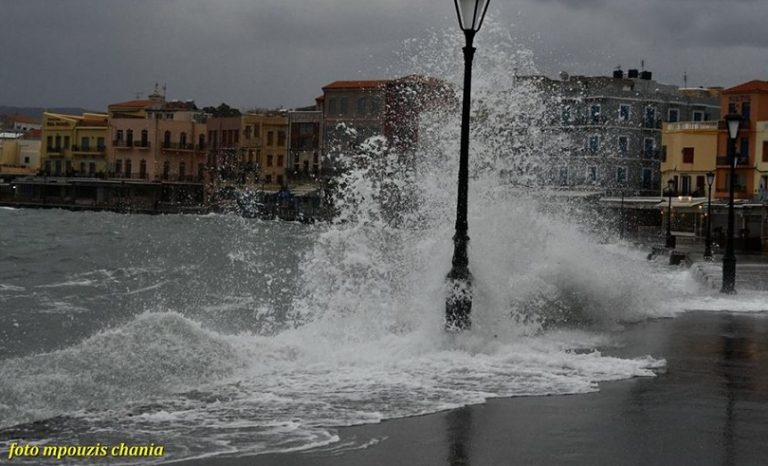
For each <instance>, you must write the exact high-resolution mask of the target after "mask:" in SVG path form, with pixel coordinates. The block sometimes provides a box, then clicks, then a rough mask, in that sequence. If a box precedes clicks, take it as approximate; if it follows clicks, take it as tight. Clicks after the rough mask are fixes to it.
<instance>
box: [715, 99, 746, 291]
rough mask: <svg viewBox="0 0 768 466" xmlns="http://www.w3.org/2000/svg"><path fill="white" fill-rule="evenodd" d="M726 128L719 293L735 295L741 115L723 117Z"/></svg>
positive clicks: (730, 114) (731, 114)
mask: <svg viewBox="0 0 768 466" xmlns="http://www.w3.org/2000/svg"><path fill="white" fill-rule="evenodd" d="M725 123H726V126H727V127H728V164H729V165H730V166H731V167H730V168H731V170H730V173H729V174H728V237H727V238H726V242H725V255H724V256H723V287H722V288H721V289H720V292H721V293H729V294H730V293H735V292H736V289H735V287H734V286H735V283H736V254H735V253H734V251H733V224H734V214H733V197H734V192H735V189H736V138H737V137H738V136H739V126H740V125H741V115H739V114H737V113H729V114H728V115H726V116H725Z"/></svg>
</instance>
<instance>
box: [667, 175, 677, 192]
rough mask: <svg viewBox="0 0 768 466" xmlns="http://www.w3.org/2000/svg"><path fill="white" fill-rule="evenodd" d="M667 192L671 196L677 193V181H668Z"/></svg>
mask: <svg viewBox="0 0 768 466" xmlns="http://www.w3.org/2000/svg"><path fill="white" fill-rule="evenodd" d="M667 192H668V193H669V195H670V196H671V195H672V193H674V192H675V180H673V179H671V178H670V179H669V181H667Z"/></svg>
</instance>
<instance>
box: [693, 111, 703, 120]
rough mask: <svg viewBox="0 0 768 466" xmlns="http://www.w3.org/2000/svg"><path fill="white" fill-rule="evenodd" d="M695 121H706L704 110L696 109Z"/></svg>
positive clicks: (694, 112) (694, 113)
mask: <svg viewBox="0 0 768 466" xmlns="http://www.w3.org/2000/svg"><path fill="white" fill-rule="evenodd" d="M693 121H704V112H702V111H701V110H694V111H693Z"/></svg>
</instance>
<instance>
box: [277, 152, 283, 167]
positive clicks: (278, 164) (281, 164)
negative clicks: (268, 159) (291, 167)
mask: <svg viewBox="0 0 768 466" xmlns="http://www.w3.org/2000/svg"><path fill="white" fill-rule="evenodd" d="M277 166H278V167H282V166H283V156H282V155H278V156H277Z"/></svg>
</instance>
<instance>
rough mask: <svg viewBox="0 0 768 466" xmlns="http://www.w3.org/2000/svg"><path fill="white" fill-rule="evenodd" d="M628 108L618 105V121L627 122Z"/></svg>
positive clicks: (624, 105)
mask: <svg viewBox="0 0 768 466" xmlns="http://www.w3.org/2000/svg"><path fill="white" fill-rule="evenodd" d="M630 108H631V107H630V106H629V105H626V104H620V105H619V121H629V112H630Z"/></svg>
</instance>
